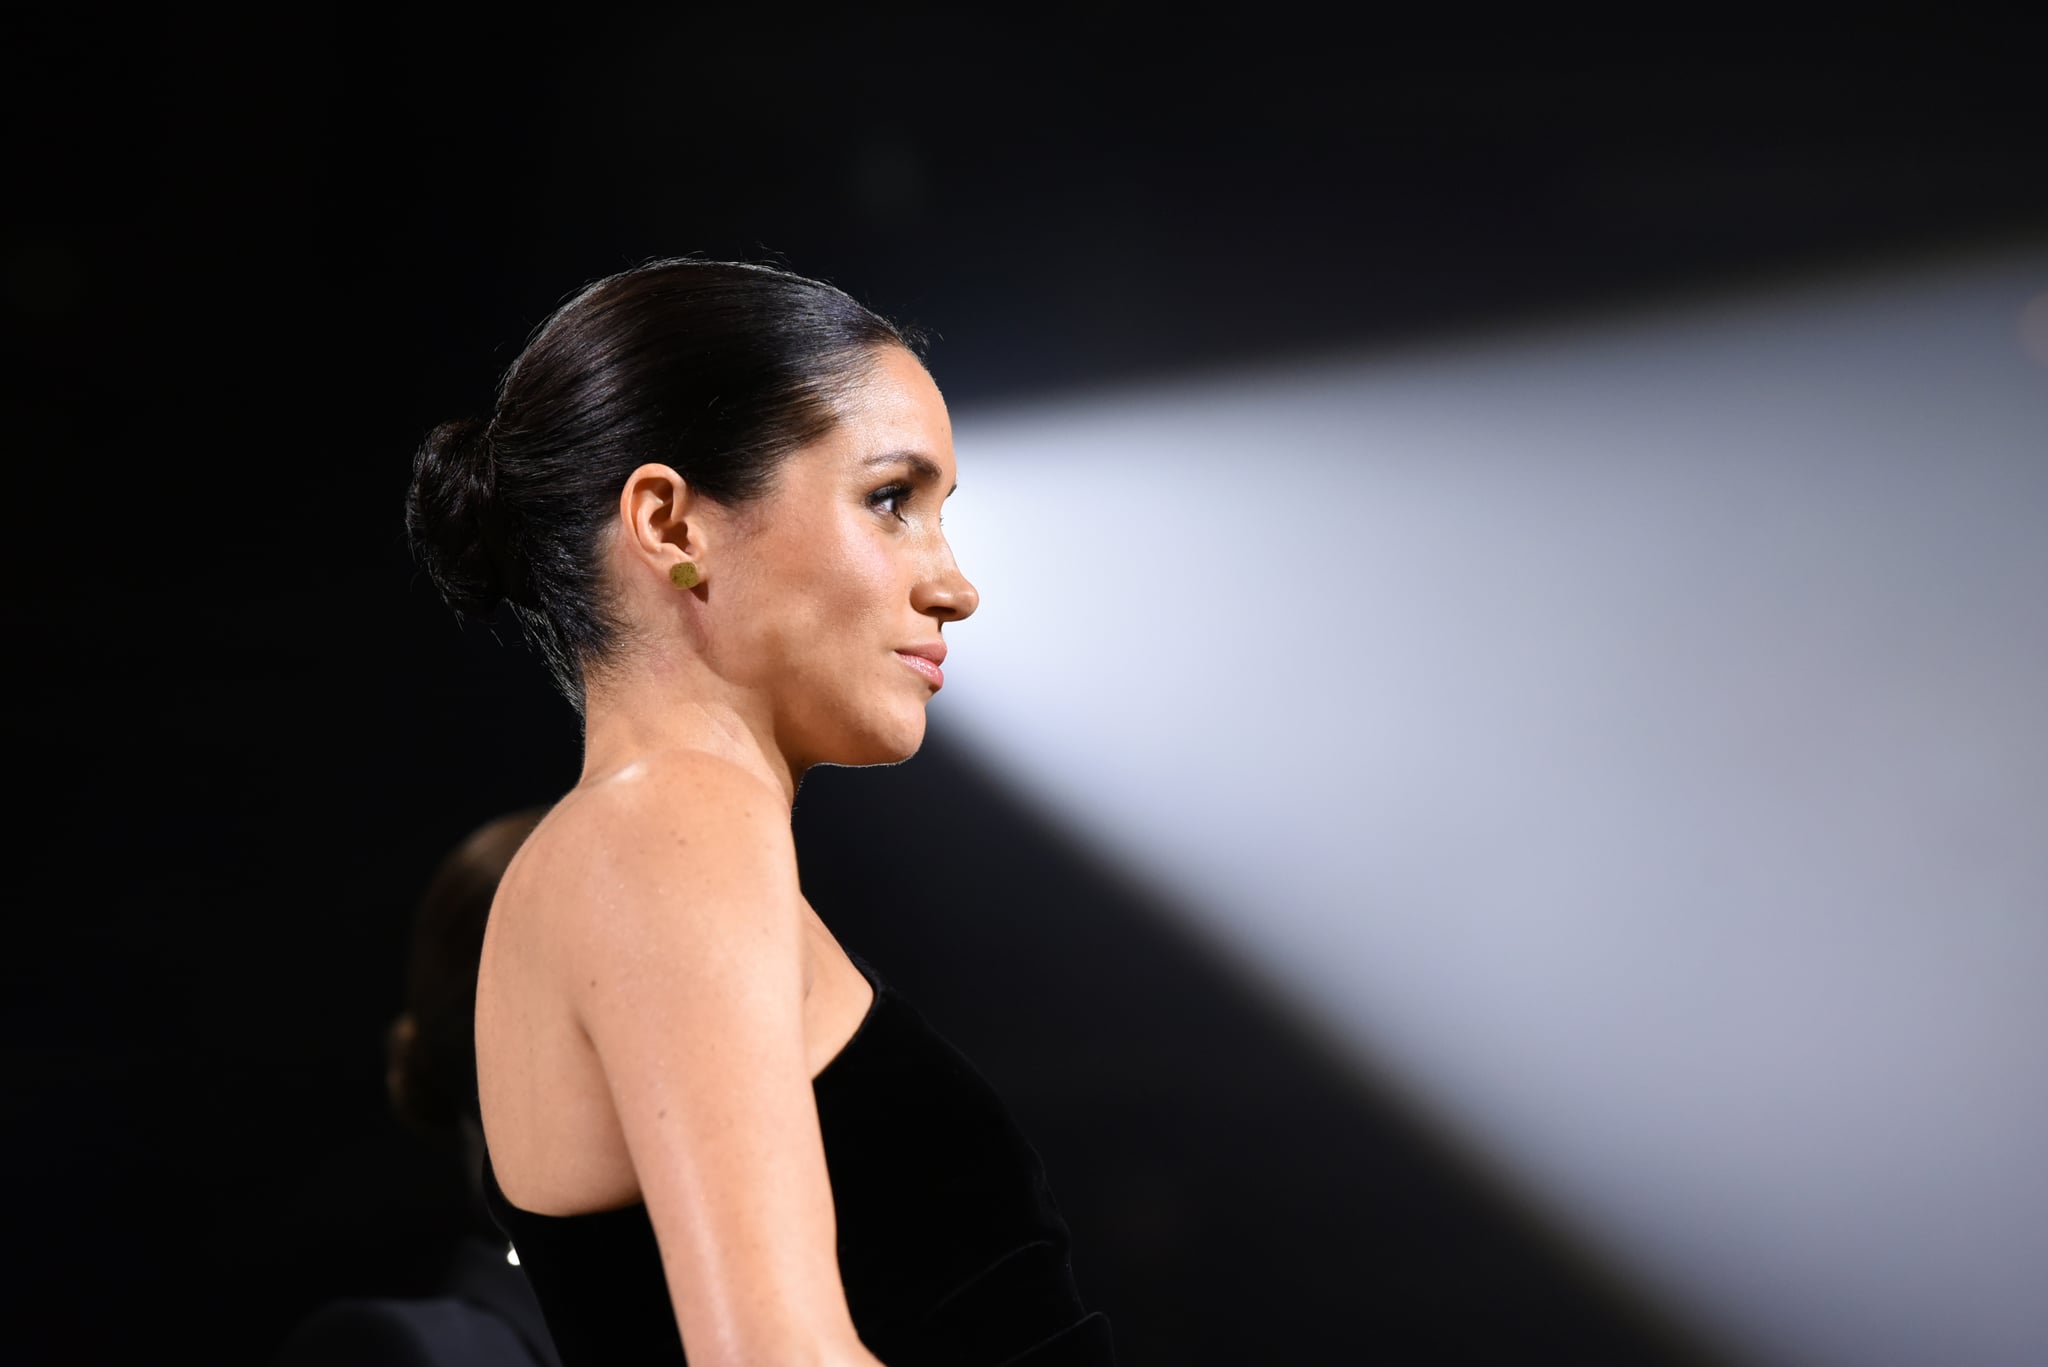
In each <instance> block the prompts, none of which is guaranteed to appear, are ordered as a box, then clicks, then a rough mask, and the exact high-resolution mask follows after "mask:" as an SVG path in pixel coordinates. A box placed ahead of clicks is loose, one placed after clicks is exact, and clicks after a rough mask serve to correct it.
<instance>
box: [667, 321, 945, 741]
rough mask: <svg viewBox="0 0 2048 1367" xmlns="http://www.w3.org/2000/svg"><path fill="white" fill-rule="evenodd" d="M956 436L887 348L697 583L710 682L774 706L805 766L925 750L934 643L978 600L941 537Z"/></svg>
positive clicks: (929, 394) (917, 368)
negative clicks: (728, 551) (708, 630)
mask: <svg viewBox="0 0 2048 1367" xmlns="http://www.w3.org/2000/svg"><path fill="white" fill-rule="evenodd" d="M955 469H956V467H955V464H954V458H953V426H952V422H951V420H950V419H949V418H948V417H947V414H946V402H945V400H944V399H943V398H941V397H940V396H939V390H938V386H937V385H935V384H933V383H932V378H931V376H930V375H928V374H927V373H925V369H924V367H923V366H922V365H921V364H919V362H918V360H917V358H916V357H915V356H912V355H911V354H910V353H909V352H908V351H905V350H903V349H902V348H900V347H889V348H886V349H885V350H883V351H882V352H881V353H879V354H878V356H877V357H876V359H875V362H874V366H873V369H872V370H871V371H870V372H869V374H868V376H867V377H866V379H865V380H864V381H862V382H861V383H860V384H859V385H857V386H856V387H855V388H854V390H853V391H852V393H851V394H850V395H849V396H848V397H847V399H846V400H845V402H844V404H843V406H842V408H841V417H840V421H839V424H838V426H837V427H835V428H834V429H833V430H832V432H831V433H830V434H829V435H827V436H826V437H824V438H823V439H821V440H819V441H817V442H815V443H813V444H812V445H809V446H806V447H804V448H802V449H800V450H798V451H797V452H795V453H794V454H792V455H791V456H790V457H789V458H788V459H787V460H786V461H785V462H784V464H783V465H782V467H781V468H780V470H779V472H778V474H777V479H776V487H775V490H774V492H773V493H771V494H769V495H768V496H767V497H765V498H763V499H761V500H759V501H757V502H755V503H752V504H750V505H748V506H747V507H745V508H744V509H742V510H741V511H740V512H739V513H738V514H737V516H738V518H739V519H740V520H741V521H742V522H743V523H744V527H745V533H744V535H743V537H741V538H740V539H739V544H737V545H735V546H734V555H733V556H731V557H727V556H724V555H720V556H718V557H716V561H717V563H716V564H715V566H714V567H713V568H712V569H711V571H710V573H711V576H713V577H712V579H711V581H710V582H708V583H707V584H706V588H707V589H708V590H709V591H710V594H711V601H712V602H714V603H715V604H716V612H717V616H718V618H719V628H718V630H717V632H716V636H715V644H714V646H713V649H714V650H715V651H716V653H717V655H719V656H721V657H723V658H722V659H717V660H714V662H713V663H714V666H715V667H717V668H718V670H719V672H720V673H721V674H723V675H725V677H727V678H728V679H730V680H732V681H733V682H735V683H739V684H741V685H742V686H743V687H745V688H746V689H747V690H748V692H750V693H751V694H753V695H754V696H756V697H757V698H760V699H762V700H764V701H766V702H767V703H768V704H769V711H770V715H771V716H772V717H773V719H774V725H775V729H776V732H777V734H776V737H775V739H776V742H777V744H778V746H779V748H780V749H781V750H782V752H783V753H784V754H785V755H788V756H789V757H790V758H791V759H792V760H793V761H795V762H797V763H798V764H799V765H809V764H817V763H825V764H889V763H894V762H895V761H897V760H901V759H905V758H907V757H909V756H910V755H912V754H914V753H915V752H916V750H917V748H918V746H919V745H920V744H922V743H923V740H924V725H925V718H924V709H925V704H926V703H927V702H928V701H929V700H930V699H931V697H932V695H933V694H934V693H936V692H938V688H939V677H938V671H937V670H936V669H933V668H929V667H920V666H921V664H922V662H921V661H920V662H918V663H913V662H912V660H911V659H909V658H906V655H907V653H910V652H917V653H920V654H928V655H930V656H933V657H936V656H939V655H942V654H943V652H944V646H943V645H942V644H941V641H940V629H941V628H942V627H943V626H944V625H945V624H946V623H947V622H954V621H958V620H959V619H961V618H963V617H965V616H967V615H968V614H969V613H971V612H973V611H974V609H975V605H976V604H977V603H978V602H979V601H980V595H979V594H977V593H976V592H975V589H974V585H972V584H970V583H968V582H967V579H966V578H965V577H964V576H963V575H962V574H961V573H960V567H959V566H958V565H957V564H955V563H954V560H953V551H952V548H951V547H950V546H948V545H947V544H946V536H945V533H944V531H943V530H942V529H941V528H940V526H939V513H940V508H941V505H942V504H943V503H944V501H945V499H946V496H947V495H948V494H950V493H951V492H952V490H953V485H954V482H955V479H956V474H955Z"/></svg>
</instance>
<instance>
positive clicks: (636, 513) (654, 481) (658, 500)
mask: <svg viewBox="0 0 2048 1367" xmlns="http://www.w3.org/2000/svg"><path fill="white" fill-rule="evenodd" d="M701 513H702V506H701V504H699V502H698V500H697V496H696V491H695V490H694V489H692V488H691V487H690V486H689V484H688V483H687V482H685V480H684V479H683V477H682V476H681V475H679V474H677V473H676V472H675V470H674V469H673V468H671V467H670V466H667V465H657V464H649V465H642V466H640V467H639V468H638V469H636V470H634V471H633V473H632V474H630V475H628V476H627V477H626V483H625V487H624V488H623V489H622V490H621V491H620V494H619V517H620V520H621V521H622V522H624V523H625V532H626V535H627V537H628V538H629V539H630V542H629V544H630V546H631V548H632V550H633V551H634V552H635V553H636V554H637V555H638V556H639V557H640V559H641V560H642V561H643V563H648V564H649V567H650V568H652V569H655V570H657V571H658V572H665V573H667V574H668V575H669V582H671V583H673V584H675V585H676V586H677V587H678V588H683V587H695V585H694V584H692V585H684V584H683V583H682V582H681V580H680V579H678V578H677V577H676V576H678V575H679V574H681V573H682V572H683V571H682V568H681V566H680V565H677V564H675V563H674V562H673V557H674V555H675V553H676V552H677V551H681V552H682V555H683V563H684V564H689V565H691V566H692V567H693V570H695V564H696V562H697V561H698V560H699V559H700V558H701V556H702V553H703V549H704V547H703V545H702V541H703V528H702V526H701V525H700V524H701V521H702V516H701ZM664 566H666V569H665V570H664ZM695 572H696V573H697V576H698V580H697V582H700V583H701V582H702V578H703V576H702V571H701V570H695Z"/></svg>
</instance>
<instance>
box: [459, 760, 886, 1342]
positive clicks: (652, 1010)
mask: <svg viewBox="0 0 2048 1367" xmlns="http://www.w3.org/2000/svg"><path fill="white" fill-rule="evenodd" d="M813 920H814V918H812V917H811V916H810V915H809V910H808V908H807V906H806V905H805V903H804V901H803V897H802V893H801V891H800V889H799V887H798V884H797V877H796V861H795V851H794V848H793V845H792V842H791V839H790V834H789V827H788V808H787V804H786V803H785V802H783V801H782V800H781V798H780V795H779V794H778V793H777V792H776V791H775V789H774V788H773V787H772V786H771V785H769V784H768V783H766V782H765V781H762V780H760V779H758V778H756V777H755V776H753V775H752V774H750V773H748V772H747V771H746V770H743V769H741V768H740V767H738V766H737V765H734V764H731V763H729V762H727V761H724V760H721V759H718V758H715V757H713V756H710V755H708V754H703V753H698V752H689V751H672V752H667V753H662V754H657V755H653V756H649V757H646V758H643V759H641V760H639V761H636V762H635V763H634V764H632V765H629V766H626V767H625V768H623V769H621V770H620V771H618V772H616V773H613V774H610V775H608V776H605V777H603V778H601V779H599V780H597V781H594V782H593V781H586V783H584V784H583V785H580V786H579V787H578V789H577V790H576V792H574V793H573V794H571V795H570V797H568V798H566V799H564V801H563V802H562V803H561V804H560V805H559V806H558V807H557V808H556V809H555V811H553V812H552V813H550V815H549V816H548V818H547V820H545V821H544V822H542V824H541V825H540V827H539V828H537V829H536V830H535V832H534V834H533V836H532V837H530V838H529V840H528V841H527V844H526V845H525V846H524V847H523V848H522V849H521V851H520V853H519V855H518V856H517V857H516V858H515V859H514V861H513V863H512V865H511V866H510V867H509V868H508V869H507V871H506V874H505V878H504V880H503V882H502V883H501V884H500V888H499V893H498V898H497V901H496V902H495V903H494V905H493V908H492V914H491V925H490V930H489V933H488V935H487V937H486V940H485V945H484V954H483V960H482V963H481V966H480V971H479V977H478V985H477V1077H478V1089H479V1099H480V1101H481V1104H482V1110H483V1120H484V1131H485V1137H486V1140H487V1142H488V1144H489V1146H490V1149H491V1152H492V1155H493V1159H494V1166H495V1175H496V1178H497V1180H498V1182H499V1183H500V1184H501V1188H502V1189H503V1190H505V1191H506V1192H507V1193H508V1194H509V1195H510V1197H511V1198H512V1199H513V1200H514V1201H515V1202H516V1203H518V1204H520V1205H523V1206H524V1207H526V1208H527V1209H530V1210H535V1211H544V1212H549V1213H555V1214H570V1213H574V1212H578V1211H591V1210H603V1209H608V1208H613V1207H616V1206H618V1205H621V1204H623V1203H626V1202H629V1201H634V1200H639V1201H641V1202H643V1203H644V1205H645V1207H646V1210H647V1212H648V1215H649V1218H650V1220H651V1225H652V1229H653V1231H654V1233H656V1234H657V1235H658V1236H659V1240H660V1249H661V1253H662V1256H663V1259H664V1261H665V1270H666V1273H667V1282H668V1285H669V1288H670V1292H671V1295H672V1299H673V1311H674V1316H675V1318H676V1319H677V1320H678V1321H680V1323H681V1324H682V1327H683V1332H684V1333H685V1335H686V1336H687V1337H688V1339H689V1341H690V1342H691V1343H693V1344H698V1343H702V1344H704V1345H707V1349H706V1351H705V1352H704V1353H703V1354H702V1355H703V1356H705V1357H708V1358H711V1359H713V1360H716V1359H717V1358H718V1357H721V1356H724V1357H730V1358H731V1359H733V1360H736V1361H745V1360H774V1359H775V1358H777V1357H779V1356H788V1357H796V1356H800V1355H803V1354H807V1353H810V1352H813V1351H816V1350H817V1349H818V1347H819V1346H820V1345H824V1346H825V1347H826V1348H827V1349H829V1350H830V1351H832V1352H835V1353H843V1354H848V1355H850V1357H849V1360H853V1361H859V1360H861V1350H860V1349H859V1346H858V1342H857V1340H856V1339H855V1338H854V1333H853V1327H852V1321H851V1318H850V1314H849V1312H848V1311H847V1309H846V1303H845V1296H844V1291H843V1288H842V1286H841V1282H840V1275H839V1269H838V1267H837V1263H836V1257H835V1231H834V1214H833V1206H832V1197H831V1187H830V1180H829V1176H828V1173H827V1169H826V1163H825V1155H824V1149H823V1142H822V1138H821V1136H820V1132H819V1126H818V1118H817V1111H816V1106H815V1103H814V1101H813V1097H812V1093H811V1075H812V1072H813V1071H814V1069H813V1068H812V1067H811V1066H810V1062H809V1060H810V1058H811V1056H812V1054H813V1052H814V1050H813V1042H812V1041H811V1040H810V1039H808V1038H807V1021H806V1003H807V993H806V990H805V989H806V977H807V976H808V975H809V965H810V963H811V956H810V948H811V939H810V937H811V936H812V935H813V934H814V932H813V931H812V930H811V929H810V923H811V922H812V921H813ZM855 1009H856V1010H857V1009H859V1008H858V1007H857V1006H856V1008H855ZM851 1028H852V1027H851V1025H848V1026H847V1031H848V1033H850V1031H851ZM810 1033H815V1031H811V1032H810Z"/></svg>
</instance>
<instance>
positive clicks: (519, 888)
mask: <svg viewBox="0 0 2048 1367" xmlns="http://www.w3.org/2000/svg"><path fill="white" fill-rule="evenodd" d="M506 877H507V883H508V885H509V886H508V890H507V892H508V897H507V900H510V899H511V898H516V899H517V900H518V901H519V902H521V903H524V904H527V905H529V906H540V907H545V908H546V910H545V919H546V922H547V926H546V929H545V931H544V932H543V935H544V938H545V939H547V940H548V941H550V942H552V943H553V944H554V945H555V946H556V947H557V948H558V949H560V950H562V951H564V952H573V953H576V954H578V955H579V956H581V955H582V954H586V953H597V954H602V955H604V956H606V957H610V956H612V955H617V954H627V955H631V954H633V953H635V952H637V950H640V949H645V948H647V947H648V946H647V943H646V939H647V937H650V936H651V937H657V938H659V939H661V940H664V941H673V940H675V939H676V938H677V937H682V938H684V939H686V940H695V939H697V938H698V937H700V936H703V935H714V936H720V937H722V936H725V935H729V934H732V933H735V932H739V933H742V934H744V928H745V927H746V926H747V925H748V924H749V923H753V922H756V921H757V919H758V918H760V917H768V918H771V919H773V920H776V921H778V922H779V921H781V920H783V919H785V918H789V917H793V916H795V915H797V914H798V913H799V911H800V908H801V906H802V893H801V889H800V887H799V884H798V880H797V868H796V847H795V842H794V840H793V838H792V836H791V833H790V827H789V808H788V804H787V803H786V802H785V801H784V800H783V798H782V795H781V793H780V792H778V791H777V790H776V788H775V787H774V786H773V785H772V784H770V783H769V782H768V781H767V780H765V779H764V778H762V777H761V776H759V775H757V774H755V773H753V772H752V771H750V770H748V769H745V768H743V767H741V766H740V765H737V764H734V763H732V762H731V761H729V760H725V759H722V758H720V757H718V756H716V755H711V754H707V753H704V752H701V751H687V750H677V751H668V752H663V753H661V754H657V755H652V756H649V757H646V758H644V759H642V760H638V761H636V762H635V763H634V764H632V765H630V766H628V767H627V768H625V769H624V770H621V771H620V772H618V773H616V774H612V775H609V776H607V777H605V778H603V779H601V780H599V781H597V782H594V783H587V784H584V785H581V786H579V787H577V788H576V789H574V790H572V791H571V792H570V793H569V794H568V795H567V796H565V797H564V798H563V799H562V800H561V801H560V802H559V803H557V804H556V806H555V808H554V810H553V811H551V812H550V813H549V814H548V817H547V819H546V821H544V822H543V823H542V824H541V826H540V827H539V828H538V829H537V830H535V832H534V833H533V836H532V837H531V838H530V839H529V840H528V842H527V846H526V847H525V848H523V849H522V850H521V851H520V857H519V860H518V866H517V867H516V868H514V869H510V870H508V871H507V875H506Z"/></svg>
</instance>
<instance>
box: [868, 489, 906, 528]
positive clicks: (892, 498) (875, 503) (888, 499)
mask: <svg viewBox="0 0 2048 1367" xmlns="http://www.w3.org/2000/svg"><path fill="white" fill-rule="evenodd" d="M908 502H910V486H909V485H907V484H890V485H887V486H885V487H883V488H880V489H877V490H875V491H874V492H873V493H872V494H869V495H868V506H869V507H871V508H876V509H880V510H881V511H883V512H886V513H888V514H889V515H890V516H892V517H894V518H895V519H896V520H897V521H899V522H904V521H908V519H907V518H905V517H904V516H903V505H904V504H906V503H908Z"/></svg>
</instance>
